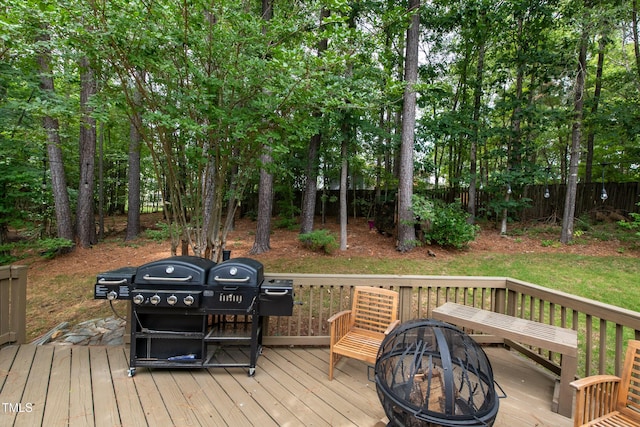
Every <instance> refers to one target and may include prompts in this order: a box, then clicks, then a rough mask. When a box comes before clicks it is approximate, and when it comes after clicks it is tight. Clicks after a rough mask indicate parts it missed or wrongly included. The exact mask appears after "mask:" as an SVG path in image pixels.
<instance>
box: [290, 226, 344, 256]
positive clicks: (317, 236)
mask: <svg viewBox="0 0 640 427" xmlns="http://www.w3.org/2000/svg"><path fill="white" fill-rule="evenodd" d="M298 240H300V241H301V242H302V243H303V244H304V245H305V246H307V247H308V248H310V249H311V250H313V251H321V250H322V251H324V252H325V253H327V254H330V253H332V252H333V251H334V250H335V249H336V248H337V247H338V242H336V238H335V237H334V236H333V234H331V232H330V231H329V230H313V231H311V232H309V233H303V234H300V235H299V236H298Z"/></svg>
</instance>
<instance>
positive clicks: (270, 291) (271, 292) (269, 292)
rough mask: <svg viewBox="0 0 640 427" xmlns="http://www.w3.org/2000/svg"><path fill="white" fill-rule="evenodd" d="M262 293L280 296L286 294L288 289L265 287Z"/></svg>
mask: <svg viewBox="0 0 640 427" xmlns="http://www.w3.org/2000/svg"><path fill="white" fill-rule="evenodd" d="M264 293H265V294H267V295H278V296H281V295H287V294H288V293H289V291H288V290H286V289H283V290H275V289H265V290H264Z"/></svg>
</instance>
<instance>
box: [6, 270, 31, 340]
mask: <svg viewBox="0 0 640 427" xmlns="http://www.w3.org/2000/svg"><path fill="white" fill-rule="evenodd" d="M26 323H27V267H26V266H6V267H1V268H0V345H3V344H7V343H16V344H24V342H25V341H26V338H27V334H26V329H27V328H26Z"/></svg>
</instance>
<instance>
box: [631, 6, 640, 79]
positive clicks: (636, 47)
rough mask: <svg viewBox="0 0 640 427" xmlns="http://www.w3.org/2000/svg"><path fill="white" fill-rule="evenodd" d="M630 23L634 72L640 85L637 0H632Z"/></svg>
mask: <svg viewBox="0 0 640 427" xmlns="http://www.w3.org/2000/svg"><path fill="white" fill-rule="evenodd" d="M632 8H633V10H632V24H633V53H634V55H635V58H636V73H637V75H638V81H639V83H638V85H640V45H639V44H638V1H637V0H633V2H632Z"/></svg>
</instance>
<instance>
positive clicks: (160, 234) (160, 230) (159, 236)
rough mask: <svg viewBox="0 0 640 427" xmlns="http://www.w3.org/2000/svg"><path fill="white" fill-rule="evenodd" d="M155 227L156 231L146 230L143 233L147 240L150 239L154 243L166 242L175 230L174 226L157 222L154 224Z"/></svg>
mask: <svg viewBox="0 0 640 427" xmlns="http://www.w3.org/2000/svg"><path fill="white" fill-rule="evenodd" d="M156 227H157V229H152V228H148V229H146V230H145V232H144V234H145V235H146V236H147V238H148V239H151V240H153V241H155V242H165V241H167V240H168V239H170V238H171V236H172V235H173V233H174V232H175V231H176V228H177V226H176V225H175V224H173V225H169V224H167V223H166V222H158V223H157V224H156Z"/></svg>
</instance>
